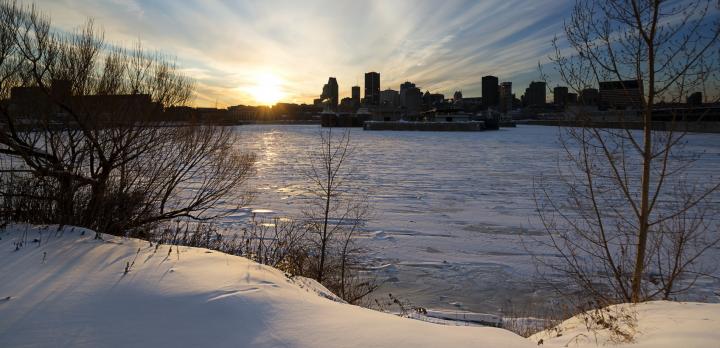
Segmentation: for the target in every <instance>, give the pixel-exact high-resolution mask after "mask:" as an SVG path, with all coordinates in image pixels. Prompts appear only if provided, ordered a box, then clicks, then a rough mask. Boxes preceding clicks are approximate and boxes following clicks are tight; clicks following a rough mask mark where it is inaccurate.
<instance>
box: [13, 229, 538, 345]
mask: <svg viewBox="0 0 720 348" xmlns="http://www.w3.org/2000/svg"><path fill="white" fill-rule="evenodd" d="M94 237H95V233H94V232H92V231H88V230H84V229H78V228H74V229H73V228H65V229H63V230H62V231H59V232H58V231H57V228H55V227H50V228H42V227H39V228H29V227H26V226H13V227H9V228H6V229H5V230H3V231H1V232H0V346H2V347H17V346H23V347H49V346H52V347H140V346H142V347H393V348H399V347H533V346H535V343H533V342H531V341H528V340H526V339H524V338H522V337H520V336H517V335H515V334H513V333H511V332H509V331H506V330H502V329H497V328H490V327H463V326H444V325H437V324H432V323H427V322H422V321H418V320H412V319H406V318H401V317H398V316H394V315H391V314H385V313H380V312H377V311H372V310H369V309H364V308H360V307H356V306H351V305H348V304H345V303H342V302H341V301H339V300H338V299H337V298H336V297H335V296H334V295H332V293H330V292H329V291H328V290H327V289H325V288H323V287H322V286H321V285H319V284H317V283H316V282H314V281H312V280H309V279H304V278H295V279H289V278H287V277H286V276H285V275H284V274H283V273H282V272H281V271H279V270H277V269H274V268H271V267H268V266H264V265H260V264H257V263H255V262H252V261H250V260H248V259H245V258H242V257H237V256H231V255H227V254H223V253H220V252H215V251H210V250H206V249H199V248H187V247H181V248H179V249H178V248H177V247H172V248H171V247H170V246H167V245H163V246H159V247H158V246H156V245H151V244H150V243H149V242H147V241H141V240H137V239H123V238H117V237H111V236H103V239H104V240H98V239H94ZM126 271H127V272H126Z"/></svg>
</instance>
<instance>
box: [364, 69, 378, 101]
mask: <svg viewBox="0 0 720 348" xmlns="http://www.w3.org/2000/svg"><path fill="white" fill-rule="evenodd" d="M365 103H366V104H369V105H378V104H380V73H376V72H374V71H371V72H369V73H365Z"/></svg>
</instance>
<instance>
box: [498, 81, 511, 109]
mask: <svg viewBox="0 0 720 348" xmlns="http://www.w3.org/2000/svg"><path fill="white" fill-rule="evenodd" d="M499 93H500V98H499V99H500V101H499V110H500V112H502V113H508V112H510V111H511V110H512V102H513V94H512V82H503V83H501V84H500V91H499Z"/></svg>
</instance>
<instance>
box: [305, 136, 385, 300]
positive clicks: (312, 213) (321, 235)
mask: <svg viewBox="0 0 720 348" xmlns="http://www.w3.org/2000/svg"><path fill="white" fill-rule="evenodd" d="M319 137H320V142H319V144H318V146H317V147H315V148H314V151H312V154H311V162H310V168H309V170H308V171H307V173H306V176H307V178H308V180H309V181H310V182H311V186H310V187H309V189H308V193H309V202H310V204H309V206H308V207H307V208H306V209H305V210H304V211H303V215H304V217H305V219H304V220H305V224H306V229H307V231H308V233H309V237H310V240H311V243H312V246H313V251H311V254H313V255H315V258H316V263H315V264H314V265H313V266H312V271H311V272H310V274H312V276H313V278H314V279H315V280H317V281H318V282H320V283H322V284H323V285H325V286H327V287H328V288H329V289H330V290H332V291H334V292H335V293H336V294H338V295H340V297H341V298H343V299H345V300H346V301H348V302H350V303H355V302H357V301H359V300H360V299H362V298H363V297H365V296H366V295H368V294H369V293H370V292H372V291H373V290H375V288H376V287H377V286H376V285H375V284H374V283H372V282H371V281H369V280H368V279H361V277H358V275H357V272H356V269H355V266H356V265H357V260H356V258H355V257H354V256H355V255H356V254H357V248H356V247H355V245H354V241H355V238H356V235H357V233H358V232H359V231H360V229H361V228H362V227H363V226H364V225H365V223H366V221H367V219H368V218H369V214H370V209H369V205H368V203H367V197H366V196H365V194H364V193H363V192H361V191H359V190H358V188H357V186H353V185H352V181H351V180H352V175H353V167H352V166H351V163H349V159H350V157H351V154H352V152H353V148H352V146H351V142H350V131H347V130H346V131H344V132H343V133H341V134H340V135H339V136H338V135H336V134H335V135H334V134H333V130H332V128H328V129H327V130H326V131H321V132H320V136H319Z"/></svg>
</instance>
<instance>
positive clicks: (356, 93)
mask: <svg viewBox="0 0 720 348" xmlns="http://www.w3.org/2000/svg"><path fill="white" fill-rule="evenodd" d="M351 95H352V103H353V105H354V106H355V107H358V106H360V86H352V94H351Z"/></svg>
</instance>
